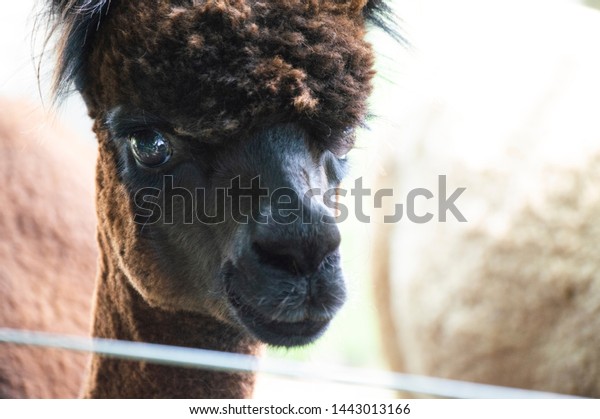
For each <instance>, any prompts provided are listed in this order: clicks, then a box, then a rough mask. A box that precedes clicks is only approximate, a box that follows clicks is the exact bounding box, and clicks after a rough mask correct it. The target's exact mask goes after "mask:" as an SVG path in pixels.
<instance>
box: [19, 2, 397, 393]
mask: <svg viewBox="0 0 600 419" xmlns="http://www.w3.org/2000/svg"><path fill="white" fill-rule="evenodd" d="M386 11H387V8H386V6H385V4H384V3H383V2H382V1H369V2H366V1H362V0H353V1H333V0H329V1H323V0H277V1H275V0H273V1H265V2H254V1H245V0H207V1H183V0H172V1H167V0H160V1H139V0H135V1H134V0H112V1H106V0H104V1H102V0H99V1H78V0H71V1H59V0H56V1H53V2H52V15H53V16H54V18H55V20H56V27H55V30H56V31H58V32H59V34H60V37H61V41H60V45H61V49H60V53H59V63H60V64H59V68H58V78H57V80H58V81H57V86H58V91H59V92H60V91H65V89H66V86H68V85H69V83H71V82H74V84H75V87H76V88H77V90H79V92H80V93H81V94H82V96H83V98H84V99H85V101H86V103H87V106H88V110H89V114H90V116H91V117H92V118H93V119H94V131H95V132H96V134H97V137H98V142H99V151H100V152H99V157H98V164H97V174H96V193H97V199H96V204H97V215H98V243H99V247H100V263H99V272H98V276H97V282H96V292H95V300H94V310H93V311H94V321H93V326H92V331H93V334H94V335H95V336H100V337H107V338H117V339H129V340H134V341H146V342H157V343H164V344H173V345H181V346H192V347H201V348H209V349H216V350H222V351H232V352H239V353H247V354H256V353H258V352H259V351H260V348H261V344H260V342H259V340H258V338H257V336H258V337H260V339H261V340H263V341H267V342H270V343H273V342H274V343H275V344H280V345H287V346H291V345H297V344H302V343H308V342H310V341H312V340H314V339H316V338H317V337H318V336H319V335H320V334H321V333H322V332H323V330H324V329H325V327H326V325H327V324H328V322H329V321H330V319H331V317H332V316H333V314H334V313H335V311H337V309H338V308H339V306H340V305H341V303H342V302H343V299H344V294H345V291H344V289H345V288H344V285H343V278H342V276H341V271H340V268H339V255H338V253H337V252H338V250H337V249H338V246H339V240H340V238H339V233H338V232H337V227H335V226H334V225H330V224H329V225H328V224H326V223H323V222H311V223H296V224H291V225H289V226H277V225H274V224H270V225H268V226H266V227H264V226H260V225H254V224H252V225H250V226H245V225H239V224H237V223H235V222H233V221H231V220H229V221H228V222H226V223H225V224H224V225H223V226H219V227H214V226H212V227H207V226H202V225H198V224H196V225H194V226H190V225H187V224H185V223H182V222H181V220H179V219H177V220H176V222H175V226H170V225H168V223H165V224H160V223H159V225H143V226H142V225H140V224H136V223H135V222H134V220H135V216H136V212H135V211H136V207H135V205H134V203H135V202H134V201H135V199H134V196H135V194H136V193H137V192H138V191H139V188H140V187H144V186H156V185H160V183H159V181H160V179H163V178H162V176H163V175H167V174H169V175H172V176H173V177H174V179H175V181H176V182H178V183H177V184H176V186H177V187H188V188H189V187H195V186H203V187H205V188H214V187H216V186H219V185H221V184H222V183H224V182H225V180H227V179H233V178H234V177H235V176H241V178H242V179H243V181H244V182H246V181H249V180H250V179H252V178H254V177H256V176H258V175H261V179H267V180H268V181H269V182H271V183H270V184H269V186H270V187H288V188H290V189H291V190H293V191H294V192H295V193H298V194H299V196H302V195H303V194H304V193H305V192H306V191H307V190H308V189H310V188H313V187H320V188H329V187H331V186H332V185H335V184H336V183H337V182H339V179H340V173H341V172H342V170H340V167H341V166H342V165H343V160H342V159H341V158H340V157H339V156H341V155H342V154H345V153H346V152H347V151H348V149H349V148H351V146H352V145H353V139H354V136H353V130H354V129H355V128H356V127H358V126H360V125H361V124H363V122H364V118H365V115H366V99H367V97H368V95H369V93H370V91H371V79H372V77H373V75H374V71H373V69H372V66H373V54H372V51H371V47H370V45H369V44H368V43H367V42H366V41H365V40H364V39H363V38H364V35H365V25H366V22H367V20H371V21H372V22H374V23H375V24H377V25H379V26H385V23H386V18H385V12H386ZM140 132H146V133H147V132H151V133H154V134H157V133H159V134H160V135H161V136H163V135H164V136H163V137H161V138H165V141H169V143H170V144H171V145H172V146H173V149H174V151H173V158H172V161H171V162H169V163H168V164H165V165H164V166H163V167H160V168H149V167H144V165H143V164H141V163H140V161H136V160H135V158H134V156H133V151H132V150H133V147H134V146H133V141H132V138H135V137H136V136H137V135H139V133H140ZM136 158H137V157H136ZM57 184H62V183H60V182H56V183H55V185H57ZM164 192H165V191H163V193H164ZM83 198H84V197H82V199H83ZM319 199H322V198H319ZM63 202H71V201H67V200H66V199H65V200H64V201H63ZM304 206H305V207H306V208H307V210H308V211H309V213H310V214H312V215H316V216H319V217H321V216H324V215H329V216H330V214H331V207H329V208H327V207H326V205H325V203H324V202H323V201H322V200H321V201H319V200H313V201H310V202H308V203H305V204H304ZM273 208H275V207H273ZM166 209H167V210H168V212H169V213H174V212H176V210H177V209H178V207H176V206H175V205H174V204H173V207H170V206H168V208H166ZM281 249H283V250H284V253H283V254H282V253H281V252H282V250H281ZM70 278H72V277H70ZM248 284H252V286H249V285H248ZM70 308H73V309H74V308H75V307H74V306H73V307H70ZM79 315H81V313H79ZM252 383H253V376H252V375H249V374H226V373H212V372H206V371H197V370H184V369H180V368H173V367H159V366H152V365H148V364H145V363H136V362H125V361H115V360H110V359H106V358H103V357H99V356H94V357H93V359H92V362H91V371H90V375H89V378H88V381H87V385H86V386H85V391H84V395H85V396H87V397H187V398H200V397H248V396H250V395H251V391H252ZM12 394H13V395H18V394H19V393H18V392H15V393H12Z"/></svg>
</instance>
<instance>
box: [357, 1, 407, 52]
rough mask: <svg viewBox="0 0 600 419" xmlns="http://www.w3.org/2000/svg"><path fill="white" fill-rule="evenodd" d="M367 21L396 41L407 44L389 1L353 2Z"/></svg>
mask: <svg viewBox="0 0 600 419" xmlns="http://www.w3.org/2000/svg"><path fill="white" fill-rule="evenodd" d="M353 1H354V2H355V4H356V5H357V6H360V9H359V10H362V15H363V16H364V18H365V20H366V21H367V22H368V23H369V24H371V25H373V26H375V27H378V28H380V29H383V30H384V31H385V32H386V33H387V34H388V35H390V36H391V37H392V38H393V39H394V40H396V41H398V42H400V43H403V44H406V43H407V41H406V39H405V38H404V37H403V36H402V35H401V33H400V27H399V25H398V21H399V18H398V16H396V14H395V13H394V12H393V10H392V8H391V7H390V5H389V1H387V0H353Z"/></svg>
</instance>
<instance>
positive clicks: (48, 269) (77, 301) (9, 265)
mask: <svg viewBox="0 0 600 419" xmlns="http://www.w3.org/2000/svg"><path fill="white" fill-rule="evenodd" d="M52 124H53V122H52V120H51V118H48V117H46V116H45V115H43V114H41V113H40V112H39V111H38V110H36V109H35V108H34V107H33V106H32V105H30V104H28V103H22V102H15V101H9V100H6V99H1V100H0V177H1V178H2V182H0V202H2V209H1V211H0V261H1V262H0V296H1V300H2V303H1V304H0V325H2V326H4V327H14V328H24V329H31V330H42V331H48V332H56V333H70V334H78V335H85V334H87V333H88V330H89V325H88V324H89V315H90V308H91V307H90V306H91V295H92V291H93V276H94V272H95V267H96V254H97V252H96V249H95V246H94V226H95V221H94V208H93V205H92V202H93V191H92V185H93V165H92V163H93V161H94V150H93V148H92V147H91V146H90V147H85V146H84V145H83V144H81V143H78V142H77V140H75V139H74V138H73V136H72V135H71V134H70V133H68V132H65V131H62V130H60V129H57V128H56V127H53V126H52ZM57 185H59V187H57ZM85 360H86V356H85V355H82V354H74V353H69V352H65V351H55V350H45V349H36V348H24V347H13V346H9V345H1V346H0V397H29V398H40V397H76V396H77V395H78V393H79V391H80V386H81V382H82V379H83V377H84V372H85Z"/></svg>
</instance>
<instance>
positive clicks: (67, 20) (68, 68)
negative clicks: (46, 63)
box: [50, 0, 111, 97]
mask: <svg viewBox="0 0 600 419" xmlns="http://www.w3.org/2000/svg"><path fill="white" fill-rule="evenodd" d="M110 2H111V0H51V1H50V16H51V18H52V19H53V20H54V26H53V27H52V31H53V32H57V33H58V34H59V40H58V67H57V69H56V72H55V80H54V93H55V95H56V96H57V97H60V96H62V95H64V94H65V93H67V92H68V91H69V89H70V86H71V85H72V84H74V85H75V88H76V89H77V90H79V91H81V90H82V89H83V88H84V86H85V84H86V80H85V63H86V61H87V57H88V55H89V52H90V48H91V44H92V41H93V39H94V36H95V34H96V32H97V31H98V30H99V29H100V25H101V23H102V20H103V19H104V17H105V16H106V15H107V14H108V10H109V8H110Z"/></svg>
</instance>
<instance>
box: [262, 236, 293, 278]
mask: <svg viewBox="0 0 600 419" xmlns="http://www.w3.org/2000/svg"><path fill="white" fill-rule="evenodd" d="M252 250H254V253H256V255H257V256H258V260H259V261H260V263H262V264H265V265H270V266H272V267H274V268H277V269H281V270H283V271H286V272H289V273H291V274H292V275H299V274H300V273H301V272H300V268H299V266H298V263H297V262H296V259H297V258H296V257H295V256H294V255H292V254H288V253H286V248H284V247H282V246H273V245H272V244H271V243H268V244H265V243H263V244H261V243H258V242H254V243H252Z"/></svg>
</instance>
